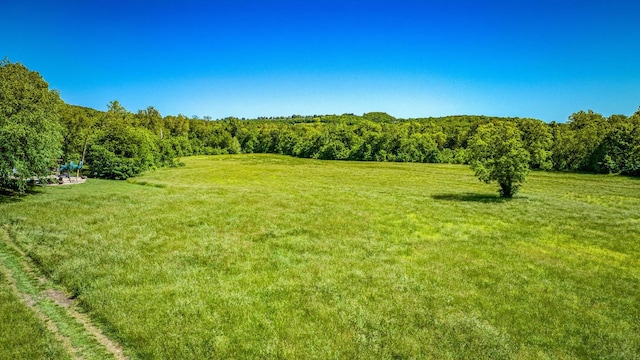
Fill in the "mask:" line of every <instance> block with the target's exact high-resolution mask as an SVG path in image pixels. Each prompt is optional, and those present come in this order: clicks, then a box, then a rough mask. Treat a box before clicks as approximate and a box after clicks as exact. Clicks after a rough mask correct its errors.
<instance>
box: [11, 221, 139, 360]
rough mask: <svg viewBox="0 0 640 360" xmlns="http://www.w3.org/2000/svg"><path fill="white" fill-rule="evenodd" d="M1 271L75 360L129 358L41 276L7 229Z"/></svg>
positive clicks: (12, 287) (72, 301)
mask: <svg viewBox="0 0 640 360" xmlns="http://www.w3.org/2000/svg"><path fill="white" fill-rule="evenodd" d="M0 272H2V273H3V275H4V276H5V278H6V279H8V282H9V285H10V287H11V289H13V291H14V293H15V294H16V295H17V296H18V298H20V299H21V300H22V302H23V303H24V304H25V306H27V307H28V308H30V309H31V310H32V311H33V312H34V313H35V314H36V316H37V317H38V318H39V319H40V320H41V321H42V322H43V324H44V325H45V326H46V327H47V329H49V331H51V332H52V333H53V334H54V336H55V337H56V339H57V340H58V341H59V342H60V343H61V344H62V345H63V347H64V348H65V349H66V350H67V352H68V353H69V354H70V355H71V356H72V357H73V358H74V359H92V358H111V359H118V360H126V359H128V358H127V356H125V354H124V350H123V348H122V346H120V344H118V343H117V342H116V341H114V340H112V339H110V338H109V337H108V336H106V335H105V333H104V332H103V331H102V330H101V329H100V328H99V327H98V326H97V325H95V324H94V323H93V321H92V320H91V319H90V318H89V316H87V315H86V314H85V313H83V312H82V311H81V309H80V308H79V307H78V305H77V304H76V303H75V300H73V299H72V298H70V297H69V296H68V295H67V294H65V293H64V292H63V291H61V290H58V289H55V288H54V287H53V284H52V283H51V282H50V281H49V280H47V279H46V278H44V277H41V276H38V274H37V271H35V270H34V269H33V268H32V267H31V266H30V264H29V262H28V260H27V256H26V254H25V253H24V252H23V251H22V249H20V248H19V247H18V246H17V245H16V244H15V243H14V242H13V240H12V239H11V236H10V234H9V232H8V231H7V228H6V227H2V228H1V229H0ZM19 280H20V281H19ZM19 284H22V285H19ZM50 303H53V304H55V306H54V307H53V310H51V306H46V305H49V304H50ZM47 309H49V310H47ZM51 311H53V312H55V314H56V315H58V316H53V317H52V316H51V314H48V312H51ZM60 315H61V316H60ZM54 318H55V320H54ZM62 328H65V329H68V328H75V329H76V331H75V332H74V331H71V332H67V333H63V331H61V329H62ZM87 343H89V344H91V345H89V346H88V345H86V344H87ZM80 344H84V345H80Z"/></svg>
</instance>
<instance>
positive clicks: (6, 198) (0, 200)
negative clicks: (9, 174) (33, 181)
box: [0, 186, 41, 205]
mask: <svg viewBox="0 0 640 360" xmlns="http://www.w3.org/2000/svg"><path fill="white" fill-rule="evenodd" d="M40 193H41V191H40V190H39V189H36V188H34V187H32V186H29V187H27V189H26V190H25V192H24V193H23V194H20V193H18V192H16V191H13V190H11V189H6V188H0V205H1V204H11V203H17V202H20V201H22V199H24V198H25V196H27V195H38V194H40Z"/></svg>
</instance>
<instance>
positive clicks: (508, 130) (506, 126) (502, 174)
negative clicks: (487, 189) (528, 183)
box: [469, 121, 531, 198]
mask: <svg viewBox="0 0 640 360" xmlns="http://www.w3.org/2000/svg"><path fill="white" fill-rule="evenodd" d="M469 158H470V160H469V162H470V165H471V169H473V170H474V171H475V173H476V176H477V177H478V178H479V179H480V180H481V181H484V182H486V183H490V182H491V181H497V182H498V184H499V185H500V190H499V193H500V196H502V197H507V198H510V197H512V196H513V195H514V194H515V193H516V192H517V191H518V189H519V188H520V185H521V184H522V183H523V182H524V180H525V178H526V175H527V173H528V172H529V161H530V159H531V156H530V154H529V152H528V151H527V150H526V149H525V146H524V143H523V141H522V132H521V131H520V130H519V129H518V128H517V127H516V125H515V124H513V123H511V122H506V121H499V122H491V123H488V124H483V125H480V126H479V127H478V130H477V132H476V134H475V135H474V136H473V137H472V138H471V140H470V141H469Z"/></svg>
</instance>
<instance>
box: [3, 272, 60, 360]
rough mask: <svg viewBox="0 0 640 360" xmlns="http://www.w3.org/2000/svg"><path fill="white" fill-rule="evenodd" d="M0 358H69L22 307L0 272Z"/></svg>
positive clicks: (31, 314)
mask: <svg viewBox="0 0 640 360" xmlns="http://www.w3.org/2000/svg"><path fill="white" fill-rule="evenodd" d="M0 358H1V359H69V358H70V357H69V355H67V353H66V352H65V350H64V349H63V347H62V345H61V344H60V343H58V342H57V341H56V339H55V338H54V336H53V334H51V333H50V332H49V331H48V330H47V329H46V328H45V326H44V324H42V322H41V321H40V320H39V319H38V317H37V316H36V315H35V313H34V312H33V311H31V310H30V309H29V308H27V307H26V306H25V304H23V303H22V302H21V301H20V300H19V299H18V298H17V297H16V295H15V293H14V292H13V290H12V288H11V287H10V286H9V283H8V279H7V278H6V277H5V276H4V274H2V273H1V272H0Z"/></svg>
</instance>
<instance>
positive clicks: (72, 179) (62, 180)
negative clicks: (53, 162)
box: [47, 176, 87, 186]
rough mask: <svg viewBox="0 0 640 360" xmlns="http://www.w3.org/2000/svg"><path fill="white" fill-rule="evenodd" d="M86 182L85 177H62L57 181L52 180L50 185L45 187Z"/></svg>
mask: <svg viewBox="0 0 640 360" xmlns="http://www.w3.org/2000/svg"><path fill="white" fill-rule="evenodd" d="M86 181H87V178H86V177H82V176H80V177H75V176H71V177H66V176H65V177H62V178H59V179H56V180H54V181H53V182H52V183H51V184H48V185H47V186H59V185H77V184H82V183H84V182H86Z"/></svg>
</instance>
